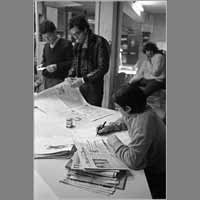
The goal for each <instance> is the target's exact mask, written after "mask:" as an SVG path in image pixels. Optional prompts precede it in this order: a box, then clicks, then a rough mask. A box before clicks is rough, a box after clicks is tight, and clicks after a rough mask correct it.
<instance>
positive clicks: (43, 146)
mask: <svg viewBox="0 0 200 200" xmlns="http://www.w3.org/2000/svg"><path fill="white" fill-rule="evenodd" d="M34 147H35V148H34V158H35V159H69V158H71V157H72V156H73V154H74V152H75V151H76V147H75V146H74V145H73V144H70V143H69V142H68V141H66V139H65V138H63V137H50V138H42V137H39V138H36V139H35V145H34Z"/></svg>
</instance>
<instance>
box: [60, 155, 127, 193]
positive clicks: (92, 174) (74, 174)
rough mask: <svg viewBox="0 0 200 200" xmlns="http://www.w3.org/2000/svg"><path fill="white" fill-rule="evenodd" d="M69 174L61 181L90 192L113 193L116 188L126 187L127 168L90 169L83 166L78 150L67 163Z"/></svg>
mask: <svg viewBox="0 0 200 200" xmlns="http://www.w3.org/2000/svg"><path fill="white" fill-rule="evenodd" d="M65 167H66V169H67V171H66V172H67V174H66V177H65V178H64V179H63V180H61V181H60V182H61V183H65V184H68V185H72V186H74V187H78V188H81V189H85V190H88V191H90V192H95V193H101V194H104V195H112V194H114V192H115V191H116V189H120V190H123V189H124V188H125V184H126V180H127V174H126V171H125V170H122V171H120V170H101V171H100V170H98V171H90V170H89V171H88V170H85V169H82V168H81V163H80V159H79V156H78V152H75V153H74V155H73V157H72V158H71V159H70V160H69V161H68V162H67V164H66V166H65Z"/></svg>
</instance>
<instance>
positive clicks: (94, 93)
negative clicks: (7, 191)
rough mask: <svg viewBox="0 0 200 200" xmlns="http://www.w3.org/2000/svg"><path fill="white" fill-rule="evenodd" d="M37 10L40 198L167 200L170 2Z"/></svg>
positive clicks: (67, 4) (54, 5)
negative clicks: (168, 17) (168, 14)
mask: <svg viewBox="0 0 200 200" xmlns="http://www.w3.org/2000/svg"><path fill="white" fill-rule="evenodd" d="M32 6H33V9H32V10H33V21H32V23H33V197H34V200H64V199H137V200H138V199H167V186H166V185H167V178H166V177H167V159H166V157H167V156H166V155H167V142H166V141H167V136H166V134H167V130H166V126H167V111H166V107H167V106H166V105H167V101H166V99H167V0H162V1H160V0H154V1H142V0H136V1H68V0H65V1H38V0H37V1H36V0H35V1H33V4H32Z"/></svg>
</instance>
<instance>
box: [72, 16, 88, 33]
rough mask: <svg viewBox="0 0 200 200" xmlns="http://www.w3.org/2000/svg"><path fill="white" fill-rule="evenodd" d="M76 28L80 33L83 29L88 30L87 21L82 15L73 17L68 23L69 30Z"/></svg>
mask: <svg viewBox="0 0 200 200" xmlns="http://www.w3.org/2000/svg"><path fill="white" fill-rule="evenodd" d="M75 26H76V27H77V28H78V29H79V30H80V31H84V30H85V29H87V30H89V29H90V26H89V23H88V22H87V20H86V19H85V17H84V16H83V15H78V16H75V17H73V18H72V19H71V20H70V22H69V28H70V29H72V28H73V27H75Z"/></svg>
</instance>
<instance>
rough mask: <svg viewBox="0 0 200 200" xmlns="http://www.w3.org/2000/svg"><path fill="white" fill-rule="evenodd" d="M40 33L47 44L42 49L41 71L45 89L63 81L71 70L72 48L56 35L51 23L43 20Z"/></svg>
mask: <svg viewBox="0 0 200 200" xmlns="http://www.w3.org/2000/svg"><path fill="white" fill-rule="evenodd" d="M40 33H41V34H42V36H43V37H44V38H45V40H46V41H47V43H46V44H45V46H44V49H43V60H42V64H43V65H42V67H46V69H44V70H43V71H42V75H43V76H44V88H45V89H47V88H49V87H52V86H54V85H56V84H58V83H61V82H62V81H64V79H65V78H66V77H67V75H68V71H69V69H70V68H71V65H72V60H73V47H72V44H71V42H70V41H67V40H65V39H63V38H59V37H58V36H57V35H56V27H55V25H54V23H53V22H51V21H49V20H45V21H43V22H42V23H41V24H40Z"/></svg>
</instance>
